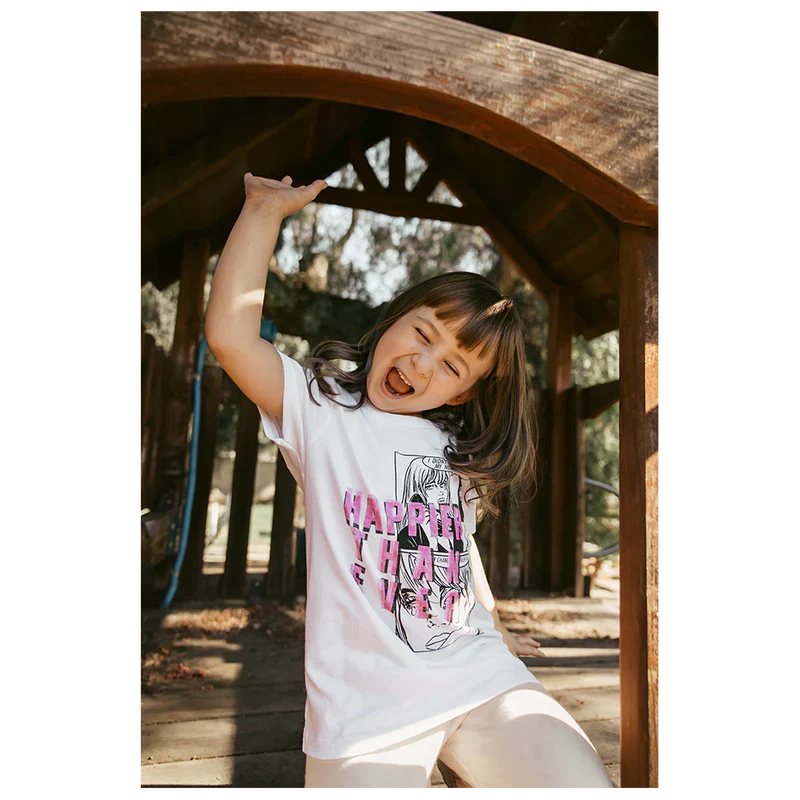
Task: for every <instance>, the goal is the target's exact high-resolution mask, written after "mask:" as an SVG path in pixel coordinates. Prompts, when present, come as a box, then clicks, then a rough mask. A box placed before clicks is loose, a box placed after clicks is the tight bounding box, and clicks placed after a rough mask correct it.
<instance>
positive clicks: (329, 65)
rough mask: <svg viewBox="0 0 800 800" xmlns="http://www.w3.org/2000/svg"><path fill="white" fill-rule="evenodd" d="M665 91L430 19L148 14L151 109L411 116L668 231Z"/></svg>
mask: <svg viewBox="0 0 800 800" xmlns="http://www.w3.org/2000/svg"><path fill="white" fill-rule="evenodd" d="M354 54H357V57H355V56H354ZM657 87H658V80H657V78H655V77H653V76H651V75H647V74H645V73H640V72H635V71H633V70H628V69H625V68H624V67H619V66H616V65H614V64H609V63H606V62H603V61H600V60H597V59H593V58H589V57H587V56H583V55H579V54H577V53H571V52H568V51H564V50H559V49H558V48H555V47H551V46H548V45H543V44H538V43H532V42H531V41H529V40H526V39H522V38H520V37H516V36H512V35H508V34H500V33H498V32H496V31H490V30H487V29H484V28H479V27H477V26H474V25H469V24H468V23H463V22H460V21H458V20H452V19H446V18H442V17H440V16H437V15H433V14H430V13H427V12H388V13H387V12H377V13H371V12H246V13H245V12H241V13H240V12H236V13H218V12H199V13H187V12H146V13H143V14H142V101H143V102H144V103H155V102H168V101H177V100H189V99H199V98H210V97H223V96H228V97H234V96H257V95H264V96H285V97H306V98H316V99H328V100H337V101H340V102H347V103H354V104H356V105H364V106H371V107H374V108H383V109H387V110H392V111H399V112H401V113H404V114H408V115H411V116H416V117H420V118H423V119H430V120H432V121H435V122H439V123H442V124H444V125H448V126H450V127H453V128H457V129H459V130H462V131H464V132H465V133H469V134H470V135H473V136H476V137H478V138H480V139H483V140H484V141H486V142H488V143H490V144H492V145H494V146H496V147H499V148H501V149H503V150H506V151H507V152H510V153H513V154H514V155H516V156H517V157H519V158H521V159H522V160H524V161H527V162H528V163H531V164H533V165H534V166H537V167H539V168H540V169H542V170H544V171H546V172H548V173H549V174H551V175H553V176H554V177H556V178H558V179H559V180H560V181H562V182H563V183H565V184H566V185H567V186H569V187H571V188H573V189H575V190H576V191H579V192H580V193H581V194H584V195H585V196H587V197H588V198H590V199H591V200H592V201H594V202H596V203H597V204H598V205H600V206H602V207H603V208H606V209H607V210H609V211H610V212H611V213H612V214H614V215H615V216H616V217H618V218H619V219H621V220H623V221H626V222H630V223H633V224H639V225H651V226H653V225H655V224H657V204H658V199H657V152H658V143H657V116H658V115H657V108H658V100H657V94H658V91H657Z"/></svg>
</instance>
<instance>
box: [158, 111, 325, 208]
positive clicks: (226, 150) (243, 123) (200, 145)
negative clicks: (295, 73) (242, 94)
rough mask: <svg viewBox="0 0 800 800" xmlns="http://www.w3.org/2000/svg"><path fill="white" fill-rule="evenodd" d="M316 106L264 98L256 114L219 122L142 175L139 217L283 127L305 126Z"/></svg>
mask: <svg viewBox="0 0 800 800" xmlns="http://www.w3.org/2000/svg"><path fill="white" fill-rule="evenodd" d="M320 105H321V103H320V101H318V100H315V101H302V100H295V99H293V98H266V99H265V100H264V104H263V105H262V106H260V107H259V108H258V109H257V110H255V109H254V110H251V111H248V112H246V113H244V114H240V115H239V116H238V117H235V118H234V119H225V120H222V122H221V124H220V125H219V126H218V127H217V128H215V129H214V130H213V131H211V132H209V133H207V134H206V135H205V136H203V137H202V138H200V139H198V140H196V141H194V142H192V144H191V145H189V146H188V147H186V148H184V149H182V150H180V151H178V152H177V153H175V154H173V155H171V156H170V157H169V158H166V159H165V160H164V161H162V162H160V163H159V164H157V165H156V166H155V167H152V168H151V169H149V170H148V171H147V172H146V173H145V174H144V175H142V217H146V216H147V215H148V214H151V213H152V212H153V211H156V210H157V209H158V208H160V207H161V206H163V205H164V204H165V203H166V202H168V201H169V200H172V199H174V198H175V197H178V196H179V195H181V194H183V193H184V192H186V191H188V190H189V189H191V188H192V187H194V186H196V185H197V184H199V183H200V182H201V181H203V180H205V179H207V178H208V177H209V176H211V175H213V174H214V173H215V172H218V171H219V170H221V169H223V168H225V167H226V166H228V165H230V164H231V163H232V162H235V161H236V160H237V159H240V158H241V157H242V156H245V155H246V154H247V153H248V152H249V151H250V150H252V149H253V148H255V147H257V146H258V145H260V144H262V143H263V142H267V141H268V140H270V139H271V138H275V137H276V136H277V135H278V134H279V133H280V132H281V131H282V130H284V129H285V128H286V127H287V126H292V125H294V124H295V123H297V122H301V123H303V124H308V123H309V122H310V120H313V118H314V116H315V115H316V114H317V112H318V110H319V107H320ZM281 177H283V176H281Z"/></svg>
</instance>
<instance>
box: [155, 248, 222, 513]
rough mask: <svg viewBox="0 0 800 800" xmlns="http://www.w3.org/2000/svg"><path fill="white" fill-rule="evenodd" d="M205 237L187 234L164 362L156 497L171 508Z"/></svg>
mask: <svg viewBox="0 0 800 800" xmlns="http://www.w3.org/2000/svg"><path fill="white" fill-rule="evenodd" d="M208 253H209V243H208V239H206V238H203V237H192V236H188V235H187V236H186V237H185V238H184V242H183V259H182V262H181V278H180V294H179V296H178V312H177V319H176V321H175V336H174V338H173V342H172V351H171V353H170V358H169V359H168V361H167V364H168V365H169V366H168V369H167V376H166V378H167V399H166V402H165V404H164V421H163V430H164V436H163V439H162V441H161V443H160V445H159V450H160V453H159V469H158V496H159V497H158V499H161V498H165V500H166V501H167V503H168V504H169V505H171V507H173V508H178V507H179V506H180V504H181V502H182V501H183V496H184V492H183V489H184V486H185V479H186V464H187V461H188V447H187V438H188V432H189V418H190V416H191V406H192V375H193V374H194V368H195V357H196V353H197V344H198V342H199V341H200V335H201V334H202V332H203V289H204V287H205V277H206V270H207V269H208Z"/></svg>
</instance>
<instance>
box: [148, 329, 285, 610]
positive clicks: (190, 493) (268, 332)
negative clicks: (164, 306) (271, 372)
mask: <svg viewBox="0 0 800 800" xmlns="http://www.w3.org/2000/svg"><path fill="white" fill-rule="evenodd" d="M276 333H277V327H276V325H275V323H274V322H273V321H272V320H271V319H264V320H261V338H262V339H266V340H267V341H268V342H271V343H274V341H275V334H276ZM207 352H208V342H207V341H206V337H205V336H201V337H200V344H199V345H198V347H197V366H196V368H195V371H194V375H193V385H194V386H193V388H194V400H193V406H192V444H191V451H190V453H189V481H188V484H187V486H186V502H185V503H184V506H183V525H182V526H181V540H180V545H179V546H178V555H177V557H176V559H175V565H174V566H173V568H172V571H171V572H170V580H169V588H168V589H167V593H166V595H165V596H164V599H163V600H162V601H161V608H169V607H170V605H172V601H173V599H174V598H175V592H177V591H178V580H179V579H180V575H181V567H182V566H183V559H184V557H185V556H186V547H187V545H188V543H189V526H190V525H191V522H192V504H193V503H194V489H195V485H196V484H197V450H198V448H199V446H200V391H201V387H202V381H203V366H204V365H205V360H206V353H207Z"/></svg>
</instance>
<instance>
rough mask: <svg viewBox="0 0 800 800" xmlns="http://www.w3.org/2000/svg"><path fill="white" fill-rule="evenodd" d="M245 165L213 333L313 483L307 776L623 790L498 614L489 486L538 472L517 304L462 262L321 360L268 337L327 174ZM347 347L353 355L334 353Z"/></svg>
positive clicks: (308, 507)
mask: <svg viewBox="0 0 800 800" xmlns="http://www.w3.org/2000/svg"><path fill="white" fill-rule="evenodd" d="M291 184H292V180H291V178H290V177H289V176H286V177H285V178H284V179H283V180H282V181H276V180H270V179H266V178H258V177H254V176H253V175H251V174H250V173H249V172H248V173H247V174H246V175H245V195H246V199H245V203H244V206H243V208H242V212H241V214H240V216H239V219H238V220H237V222H236V224H235V226H234V228H233V230H232V231H231V234H230V237H229V238H228V241H227V243H226V245H225V249H224V250H223V252H222V255H221V256H220V260H219V264H218V265H217V270H216V274H215V276H214V281H213V285H212V289H211V296H210V298H209V303H208V312H207V315H206V322H205V333H206V337H207V340H208V343H209V346H210V347H211V349H212V351H213V352H214V354H215V355H216V356H217V358H218V360H219V362H220V364H222V366H223V368H224V369H225V371H226V372H227V373H228V374H229V375H230V376H231V378H232V379H233V380H234V381H235V382H236V383H237V384H238V386H239V387H240V388H241V389H242V391H243V392H244V393H245V394H246V395H247V397H249V398H250V399H251V400H252V401H253V402H254V403H256V405H257V406H258V407H259V409H260V412H261V418H262V422H263V426H264V431H265V433H266V435H267V436H268V437H269V438H270V439H272V440H273V441H275V442H276V443H277V444H278V446H279V447H280V450H281V452H282V454H283V457H284V459H285V460H286V463H287V466H288V467H289V469H290V470H291V472H292V474H293V475H294V477H295V478H296V480H297V482H298V483H299V484H300V485H301V486H302V487H303V490H304V494H305V516H306V549H307V574H308V587H307V602H306V639H305V676H306V693H307V700H306V712H305V728H304V731H303V752H304V753H305V754H306V777H305V785H306V787H427V786H429V784H430V777H431V773H432V770H433V768H434V766H435V764H436V762H437V759H441V761H442V762H443V763H444V764H446V765H447V766H448V767H449V768H451V769H452V770H453V771H454V772H455V773H456V774H457V775H459V776H460V778H461V779H462V780H463V781H464V782H465V783H467V784H469V785H470V786H472V787H539V786H541V787H612V786H613V785H614V784H613V783H612V782H611V780H610V779H609V777H608V775H607V773H606V771H605V769H604V767H603V764H602V761H601V760H600V758H599V756H598V755H597V752H596V751H595V749H594V747H593V746H592V744H591V743H590V741H589V739H588V737H587V736H586V735H585V734H584V732H583V731H582V730H581V728H580V727H579V726H578V724H577V723H576V722H575V721H574V720H573V719H572V717H571V716H570V715H569V714H568V713H567V712H566V711H565V710H564V709H563V708H562V707H561V706H560V705H559V704H558V703H557V702H556V701H555V700H554V699H553V698H552V697H551V696H550V695H549V694H548V693H547V691H545V689H544V687H543V686H542V684H541V683H540V682H539V681H538V680H537V679H536V678H535V677H534V676H533V675H532V674H531V673H530V672H529V671H528V669H527V668H526V667H525V665H524V664H523V663H522V661H521V660H520V659H519V658H518V656H520V655H534V656H541V655H542V653H541V652H540V651H539V649H538V647H539V643H538V642H535V641H533V640H532V639H526V640H522V641H520V642H515V641H514V639H513V638H512V637H511V635H510V634H509V633H508V631H507V630H506V629H505V628H504V626H503V625H502V623H501V622H500V619H499V617H498V614H497V609H496V607H495V603H494V600H493V598H492V594H491V591H490V590H489V585H488V583H487V580H486V576H485V573H484V570H483V567H482V565H481V560H480V557H479V555H478V550H477V547H476V545H475V540H474V534H475V527H476V500H477V499H478V497H481V498H482V500H481V502H482V504H483V505H484V506H485V507H486V508H487V510H488V512H489V513H496V511H497V507H496V493H497V492H498V491H499V490H501V489H503V488H505V487H507V486H509V485H511V484H512V483H514V482H515V481H524V480H526V479H528V480H529V479H530V476H531V475H532V474H533V469H534V466H535V463H534V455H533V445H534V426H533V420H532V419H531V418H530V416H529V413H528V403H527V399H526V378H525V354H524V347H523V338H522V333H521V329H520V321H519V318H518V316H517V313H516V311H515V310H514V308H513V306H512V303H511V300H510V299H509V298H506V297H502V296H501V295H500V294H499V293H498V291H497V290H496V288H495V287H494V285H493V284H492V283H491V282H490V281H489V280H488V279H486V278H483V277H481V276H478V275H474V274H472V273H451V274H447V275H443V276H439V277H436V278H432V279H430V280H428V281H425V282H423V283H421V284H418V285H417V286H414V287H412V288H411V289H409V290H407V291H406V292H403V293H402V294H400V295H399V296H397V297H396V298H395V299H394V300H392V301H391V302H390V303H388V304H387V305H386V307H385V309H384V310H383V312H382V314H381V316H380V319H379V320H378V322H377V323H376V325H375V326H374V327H373V329H372V330H370V331H369V332H368V333H367V334H366V335H365V336H364V337H363V338H362V339H361V341H360V342H359V343H358V344H357V345H352V346H351V345H348V344H346V343H344V342H323V343H322V344H321V345H319V346H318V347H317V348H316V349H315V351H314V353H313V354H312V357H311V358H309V359H308V361H307V364H308V365H309V366H308V367H307V368H305V369H304V368H302V367H301V366H300V365H299V364H298V363H297V362H296V361H294V360H293V359H291V358H288V357H287V356H285V355H283V353H281V352H279V351H278V350H277V349H276V348H275V347H273V346H272V345H271V344H270V343H269V342H266V341H264V340H263V339H261V338H260V336H259V330H260V320H261V310H262V305H263V301H264V291H265V286H266V278H267V271H268V265H269V260H270V258H271V256H272V252H273V249H274V247H275V243H276V241H277V237H278V232H279V227H280V224H281V221H282V220H283V218H284V217H286V216H288V215H290V214H293V213H295V212H297V211H299V210H300V209H301V208H303V207H304V206H305V205H306V204H308V203H309V202H311V201H313V200H314V199H315V198H316V197H317V195H318V194H319V193H320V192H321V191H322V190H323V189H324V188H325V187H326V185H327V184H326V183H325V182H324V181H321V180H317V181H314V183H312V184H311V185H309V186H300V187H297V188H293V187H292V185H291ZM333 359H346V360H349V361H351V362H354V363H355V369H354V370H353V371H351V372H345V371H343V370H342V369H340V368H338V367H337V366H336V365H335V364H333V363H332V360H333Z"/></svg>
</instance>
